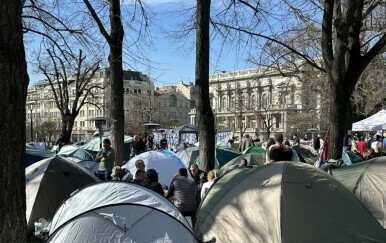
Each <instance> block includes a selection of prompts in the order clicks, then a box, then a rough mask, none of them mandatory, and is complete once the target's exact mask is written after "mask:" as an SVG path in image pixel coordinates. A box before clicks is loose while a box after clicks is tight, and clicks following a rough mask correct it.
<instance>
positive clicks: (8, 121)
mask: <svg viewBox="0 0 386 243" xmlns="http://www.w3.org/2000/svg"><path fill="white" fill-rule="evenodd" d="M21 3H22V1H13V0H9V1H2V2H1V4H0V33H1V34H0V73H1V75H0V89H1V90H2V92H3V94H2V95H1V96H0V103H1V104H3V107H2V110H3V111H2V113H3V114H2V118H1V119H0V142H1V146H2V149H3V151H5V153H4V154H3V156H2V161H1V163H2V166H1V168H2V170H1V176H0V190H1V193H0V208H1V215H0V242H26V228H27V223H26V218H25V210H26V203H25V172H24V151H25V114H26V110H25V103H26V96H27V87H28V74H27V63H26V61H25V52H24V44H23V34H22V22H21V13H22V11H21V8H22V5H21Z"/></svg>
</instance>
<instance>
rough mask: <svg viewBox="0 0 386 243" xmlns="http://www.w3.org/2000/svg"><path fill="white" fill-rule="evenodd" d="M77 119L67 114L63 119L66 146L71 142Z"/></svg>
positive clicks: (62, 132)
mask: <svg viewBox="0 0 386 243" xmlns="http://www.w3.org/2000/svg"><path fill="white" fill-rule="evenodd" d="M74 122H75V118H74V117H72V116H71V115H70V114H65V115H64V116H63V117H62V131H61V134H62V135H63V141H64V143H65V144H68V143H70V142H71V135H72V129H73V127H74Z"/></svg>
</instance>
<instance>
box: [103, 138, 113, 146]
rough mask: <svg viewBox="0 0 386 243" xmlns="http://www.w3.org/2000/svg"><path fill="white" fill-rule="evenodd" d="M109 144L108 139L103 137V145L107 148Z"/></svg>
mask: <svg viewBox="0 0 386 243" xmlns="http://www.w3.org/2000/svg"><path fill="white" fill-rule="evenodd" d="M110 146H111V142H110V139H108V138H105V139H103V147H105V148H109V147H110Z"/></svg>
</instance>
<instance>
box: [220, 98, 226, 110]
mask: <svg viewBox="0 0 386 243" xmlns="http://www.w3.org/2000/svg"><path fill="white" fill-rule="evenodd" d="M220 107H221V108H224V109H225V108H227V100H226V97H222V98H221V105H220Z"/></svg>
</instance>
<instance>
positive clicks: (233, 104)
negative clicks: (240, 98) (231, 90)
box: [230, 96, 236, 109]
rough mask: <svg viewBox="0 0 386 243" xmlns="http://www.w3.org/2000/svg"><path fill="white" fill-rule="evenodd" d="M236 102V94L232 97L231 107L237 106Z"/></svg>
mask: <svg viewBox="0 0 386 243" xmlns="http://www.w3.org/2000/svg"><path fill="white" fill-rule="evenodd" d="M235 103H236V99H235V97H234V96H232V98H231V103H230V107H231V108H232V109H234V108H235Z"/></svg>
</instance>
